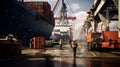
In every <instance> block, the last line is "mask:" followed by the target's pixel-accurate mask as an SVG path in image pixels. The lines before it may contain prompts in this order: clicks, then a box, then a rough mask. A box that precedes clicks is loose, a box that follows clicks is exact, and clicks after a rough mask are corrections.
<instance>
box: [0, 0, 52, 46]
mask: <svg viewBox="0 0 120 67" xmlns="http://www.w3.org/2000/svg"><path fill="white" fill-rule="evenodd" d="M4 4H5V6H4ZM0 7H2V9H3V10H0V14H1V16H0V21H1V24H0V36H6V35H8V34H13V35H14V36H17V37H18V38H20V39H21V41H22V43H24V44H28V43H29V39H31V38H33V37H34V36H43V37H45V39H49V37H50V36H51V33H52V31H53V28H54V21H52V22H51V21H49V20H47V19H46V18H45V17H44V16H43V15H42V14H39V15H38V13H37V12H35V11H33V10H32V9H30V8H28V7H27V6H25V5H24V4H23V3H21V2H19V1H16V0H10V1H9V0H8V2H7V0H6V1H4V2H2V4H1V5H0Z"/></svg>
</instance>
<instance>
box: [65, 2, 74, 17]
mask: <svg viewBox="0 0 120 67" xmlns="http://www.w3.org/2000/svg"><path fill="white" fill-rule="evenodd" d="M70 1H71V0H70ZM66 2H67V3H68V6H69V8H70V11H71V15H73V16H75V15H74V13H73V10H72V8H71V6H70V3H69V2H68V0H66Z"/></svg>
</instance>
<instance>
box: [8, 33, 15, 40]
mask: <svg viewBox="0 0 120 67" xmlns="http://www.w3.org/2000/svg"><path fill="white" fill-rule="evenodd" d="M6 40H8V41H17V39H16V38H14V37H13V34H8V35H7V36H6Z"/></svg>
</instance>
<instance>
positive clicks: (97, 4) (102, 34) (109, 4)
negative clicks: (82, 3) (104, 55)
mask: <svg viewBox="0 0 120 67" xmlns="http://www.w3.org/2000/svg"><path fill="white" fill-rule="evenodd" d="M119 2H120V1H119V0H99V1H98V0H94V4H93V6H92V7H91V9H90V10H89V12H88V17H87V19H86V21H85V23H84V25H83V27H82V29H81V31H80V33H81V34H82V33H83V31H84V30H86V33H87V37H86V41H87V43H88V50H91V49H94V48H110V49H111V48H115V47H116V46H115V45H116V44H117V48H119V49H120V47H119V46H120V44H119V43H120V19H119V18H120V17H119V16H120V15H119V14H120V13H119V11H120V10H119V7H118V6H119ZM112 21H116V22H118V24H117V25H118V26H116V28H117V31H113V30H111V29H110V25H109V24H110V23H112ZM100 22H101V23H102V24H101V26H99V25H98V24H99V23H100ZM114 23H115V22H114ZM90 27H91V28H92V29H91V30H89V29H90ZM98 27H100V28H99V29H100V31H98ZM79 38H80V37H79ZM96 39H99V44H97V45H96V43H98V42H96ZM100 39H102V40H100ZM110 40H112V41H110ZM111 44H112V45H111ZM99 45H100V46H99ZM115 49H116V48H115Z"/></svg>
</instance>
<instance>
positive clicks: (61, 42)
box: [59, 39, 63, 49]
mask: <svg viewBox="0 0 120 67" xmlns="http://www.w3.org/2000/svg"><path fill="white" fill-rule="evenodd" d="M59 45H60V49H62V45H63V40H62V39H60V40H59Z"/></svg>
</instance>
